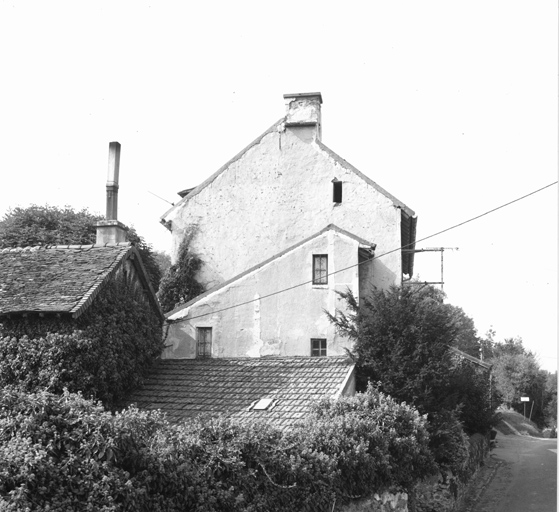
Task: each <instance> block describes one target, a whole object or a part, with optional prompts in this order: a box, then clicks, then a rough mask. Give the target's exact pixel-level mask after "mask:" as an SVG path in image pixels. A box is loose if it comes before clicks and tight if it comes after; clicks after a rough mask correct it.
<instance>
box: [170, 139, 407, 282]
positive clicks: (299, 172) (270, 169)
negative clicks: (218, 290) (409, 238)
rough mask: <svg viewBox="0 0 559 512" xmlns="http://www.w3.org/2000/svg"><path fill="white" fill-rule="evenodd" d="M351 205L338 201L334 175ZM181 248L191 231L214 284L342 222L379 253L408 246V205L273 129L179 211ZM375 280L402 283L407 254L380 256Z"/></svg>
mask: <svg viewBox="0 0 559 512" xmlns="http://www.w3.org/2000/svg"><path fill="white" fill-rule="evenodd" d="M333 178H337V179H338V180H341V181H343V202H342V203H341V204H340V205H335V203H333V202H332V183H331V181H332V179H333ZM166 220H171V221H172V231H173V251H174V253H175V254H176V251H177V248H178V245H179V243H180V241H181V240H182V239H183V237H184V234H185V232H189V231H191V230H192V229H195V230H196V235H195V236H194V239H193V240H192V243H191V247H192V248H193V250H194V252H196V253H197V254H198V255H199V256H200V258H201V259H202V261H203V263H204V265H203V268H202V270H201V272H200V274H199V276H198V278H199V280H200V281H201V282H203V284H204V285H205V286H206V289H209V288H212V287H213V286H215V285H217V284H220V283H222V282H224V281H226V280H228V279H230V278H232V277H234V276H236V275H238V274H240V273H242V272H243V271H245V270H246V269H248V268H250V267H252V266H254V265H257V264H259V263H260V262H262V261H264V260H266V259H268V258H270V257H272V256H274V255H275V254H278V253H279V252H281V251H282V250H284V249H286V248H288V247H290V246H292V245H294V244H296V243H298V242H300V241H301V240H303V239H305V238H306V237H309V236H311V235H312V234H314V233H316V232H318V231H320V230H321V229H323V228H324V227H325V226H327V225H328V224H335V225H337V226H339V227H340V228H342V229H344V230H347V231H349V232H351V233H353V234H355V235H356V236H359V237H361V238H364V239H365V240H370V241H374V242H375V243H376V244H377V250H376V254H381V253H383V252H386V251H389V250H393V249H395V248H397V247H399V246H400V210H399V209H398V208H396V207H395V206H394V204H393V203H392V201H391V200H390V199H389V198H387V197H386V196H384V195H383V194H381V193H380V192H378V191H377V190H376V189H375V188H374V187H373V186H372V185H370V184H368V183H366V182H365V181H364V180H363V179H362V178H360V177H359V176H358V175H356V174H355V173H354V172H353V171H351V170H348V169H345V168H343V167H342V166H341V165H340V164H339V163H338V162H336V161H335V160H334V159H333V158H332V157H331V156H330V155H328V154H327V153H326V152H325V151H323V150H322V149H321V148H319V147H318V145H317V144H316V143H314V142H311V143H306V142H303V141H301V140H300V139H299V138H298V137H297V136H296V135H294V134H293V133H292V131H291V130H289V129H287V130H285V131H272V132H270V133H268V134H267V135H266V136H264V138H263V139H262V140H261V141H260V143H258V144H255V145H254V146H253V147H251V148H250V149H249V150H248V151H247V152H246V153H245V154H244V155H243V156H241V157H240V158H239V159H237V160H236V161H234V162H233V163H231V164H230V166H229V167H228V169H226V170H225V171H224V172H222V173H221V174H220V175H219V176H217V177H216V178H215V179H214V180H213V182H211V183H210V184H209V185H207V186H206V187H205V188H203V189H202V190H201V191H200V192H198V193H197V194H195V195H193V196H192V197H190V198H189V199H187V200H186V201H185V202H183V203H182V204H180V205H179V206H178V207H177V208H176V209H175V210H173V211H172V212H171V213H170V214H169V215H168V216H167V217H166ZM374 274H375V284H376V285H377V286H381V287H385V286H387V285H389V284H394V283H397V282H399V280H400V274H401V256H400V253H399V252H395V253H393V254H391V255H389V256H386V257H384V258H382V259H381V260H378V261H375V272H374Z"/></svg>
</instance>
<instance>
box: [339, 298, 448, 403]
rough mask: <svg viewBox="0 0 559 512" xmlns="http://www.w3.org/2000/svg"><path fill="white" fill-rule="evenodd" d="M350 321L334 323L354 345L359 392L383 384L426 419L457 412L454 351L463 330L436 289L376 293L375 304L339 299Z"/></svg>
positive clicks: (341, 320)
mask: <svg viewBox="0 0 559 512" xmlns="http://www.w3.org/2000/svg"><path fill="white" fill-rule="evenodd" d="M340 295H341V297H342V298H343V299H345V300H346V302H347V305H348V308H349V311H350V313H349V315H345V314H343V313H341V312H339V311H338V312H337V316H336V317H333V316H330V320H331V321H332V322H333V323H334V324H335V325H336V327H337V329H338V330H339V331H340V332H341V333H343V334H345V335H346V336H348V337H349V338H350V339H352V340H353V341H354V348H353V354H354V356H355V357H356V360H357V367H358V377H359V383H358V387H359V389H360V390H362V389H364V387H365V386H366V383H367V382H368V381H371V382H380V386H381V390H382V391H383V392H385V393H388V394H389V395H391V396H393V397H395V398H398V399H399V400H405V401H406V402H408V403H413V404H414V405H415V406H416V407H417V408H418V410H419V411H420V412H421V413H426V412H432V411H436V410H439V409H446V408H449V407H450V408H452V407H451V406H450V404H447V403H446V402H447V398H448V395H449V392H450V389H449V385H448V384H449V383H448V378H447V377H448V374H449V372H450V368H451V366H452V361H451V354H450V350H449V348H450V346H451V344H452V342H453V340H454V339H455V338H456V335H457V332H458V329H457V326H456V322H454V321H453V318H452V315H451V314H450V313H451V310H450V309H449V308H447V307H445V305H444V303H443V295H442V294H441V292H440V291H439V290H436V289H435V288H433V287H424V288H422V289H421V290H414V289H412V288H411V287H405V288H397V287H392V288H391V289H390V290H374V291H373V292H372V295H371V298H370V299H366V298H362V299H361V304H360V305H359V304H358V303H357V300H356V299H355V297H354V296H353V294H352V293H351V292H350V291H348V292H347V293H342V294H340Z"/></svg>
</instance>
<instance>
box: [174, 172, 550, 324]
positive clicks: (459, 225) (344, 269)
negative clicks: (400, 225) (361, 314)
mask: <svg viewBox="0 0 559 512" xmlns="http://www.w3.org/2000/svg"><path fill="white" fill-rule="evenodd" d="M553 185H557V181H554V182H553V183H550V184H549V185H546V186H544V187H541V188H539V189H537V190H534V191H532V192H530V193H528V194H525V195H523V196H521V197H517V198H516V199H513V200H512V201H509V202H508V203H504V204H502V205H500V206H497V207H495V208H492V209H491V210H487V211H486V212H484V213H482V214H480V215H476V216H475V217H471V218H469V219H468V220H465V221H463V222H460V223H458V224H454V225H453V226H450V227H448V228H445V229H442V230H441V231H437V232H436V233H433V234H431V235H428V236H425V237H423V238H420V239H419V240H416V241H415V242H413V243H409V244H406V245H402V246H400V247H397V248H396V249H391V250H390V251H387V252H384V253H382V254H379V255H378V256H374V257H372V258H369V259H366V260H364V261H361V262H359V263H355V264H354V265H350V266H349V267H345V268H341V269H339V270H335V271H334V272H331V273H329V274H328V277H330V276H333V275H335V274H338V273H340V272H345V271H346V270H350V269H352V268H354V267H358V266H359V265H363V264H364V263H368V262H369V261H372V260H377V259H379V258H382V257H384V256H387V255H389V254H392V253H394V252H397V251H401V250H402V249H407V248H409V247H411V246H413V245H415V244H417V243H419V242H424V241H425V240H429V239H430V238H434V237H436V236H439V235H442V234H443V233H446V232H448V231H450V230H452V229H456V228H459V227H461V226H464V225H465V224H468V223H470V222H473V221H474V220H478V219H480V218H481V217H485V216H486V215H489V214H490V213H494V212H496V211H497V210H501V209H502V208H505V207H507V206H510V205H511V204H514V203H517V202H518V201H522V200H523V199H526V198H527V197H530V196H533V195H534V194H537V193H538V192H542V191H543V190H545V189H547V188H550V187H552V186H553ZM311 283H312V279H311V280H308V281H305V282H303V283H299V284H295V285H293V286H289V287H287V288H282V289H281V290H278V291H276V292H272V293H268V294H267V295H262V296H261V297H258V298H256V299H250V300H247V301H245V302H239V303H238V304H233V305H232V306H227V307H225V308H221V309H216V310H214V311H210V312H208V313H204V314H202V315H196V316H191V317H188V318H178V319H176V320H170V322H173V323H175V322H184V321H186V320H195V319H196V318H202V317H204V316H208V315H213V314H215V313H222V312H223V311H228V310H230V309H234V308H238V307H241V306H246V305H247V304H251V303H253V302H256V301H258V300H262V299H267V298H270V297H274V296H275V295H279V294H280V293H285V292H288V291H291V290H294V289H295V288H300V287H301V286H306V285H308V284H311ZM216 291H217V290H216Z"/></svg>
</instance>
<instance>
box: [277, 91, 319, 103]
mask: <svg viewBox="0 0 559 512" xmlns="http://www.w3.org/2000/svg"><path fill="white" fill-rule="evenodd" d="M316 97H318V101H320V103H321V104H322V94H321V93H319V92H296V93H292V94H284V95H283V98H284V99H288V98H293V99H297V98H316Z"/></svg>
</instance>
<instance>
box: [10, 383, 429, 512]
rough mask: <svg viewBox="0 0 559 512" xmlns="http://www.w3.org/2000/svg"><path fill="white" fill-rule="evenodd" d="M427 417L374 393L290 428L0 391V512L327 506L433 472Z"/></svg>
mask: <svg viewBox="0 0 559 512" xmlns="http://www.w3.org/2000/svg"><path fill="white" fill-rule="evenodd" d="M425 421H426V420H425V418H423V417H422V416H420V415H419V414H418V413H417V411H415V410H414V409H413V408H411V407H409V406H407V405H405V404H397V403H395V402H394V401H393V400H392V399H390V398H389V397H387V396H385V395H383V394H382V393H379V392H378V391H377V390H375V389H373V388H369V389H368V390H367V392H366V393H360V394H357V395H356V396H355V397H351V398H342V399H340V400H338V401H332V400H327V401H322V402H320V403H317V404H315V405H314V407H313V412H312V413H311V415H310V416H309V417H308V418H307V419H306V420H304V421H303V422H301V423H300V424H299V425H297V426H296V427H294V428H293V429H292V430H289V431H282V430H279V429H277V428H275V427H274V426H272V425H270V424H268V423H264V422H254V423H251V424H241V423H239V422H237V421H235V420H232V419H227V418H224V417H214V418H208V417H200V418H198V419H195V420H192V421H189V422H186V423H183V424H171V423H169V422H167V420H166V419H165V418H164V417H163V416H162V415H161V413H159V412H147V411H139V410H137V409H134V408H129V409H127V410H124V411H122V412H118V413H115V414H111V413H109V412H107V411H105V410H104V409H103V407H102V406H101V405H100V404H99V403H94V402H92V401H89V400H86V399H84V398H83V397H82V396H80V395H77V394H72V393H69V392H65V393H64V394H62V395H56V394H52V393H49V392H46V391H40V392H36V393H25V392H24V391H22V390H21V389H16V388H4V389H2V390H0V510H7V511H11V510H26V509H29V510H49V509H50V510H57V511H81V510H102V511H117V510H118V511H120V510H130V511H132V510H134V511H162V512H163V511H177V512H178V511H184V510H192V511H213V510H216V511H219V510H231V511H245V512H249V511H254V512H256V511H260V510H268V511H290V512H291V511H293V510H298V511H299V510H325V509H327V510H333V506H334V504H336V506H339V505H341V504H342V503H344V502H347V501H349V500H351V499H353V498H356V497H362V496H365V495H369V494H371V493H373V492H382V491H384V490H392V491H395V490H411V489H413V487H414V486H415V484H416V483H417V482H418V481H419V480H420V479H421V478H423V477H424V476H425V475H426V474H429V473H432V472H434V471H435V469H436V466H435V464H434V462H433V459H432V456H431V454H430V452H429V450H428V434H427V431H426V428H425Z"/></svg>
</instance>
